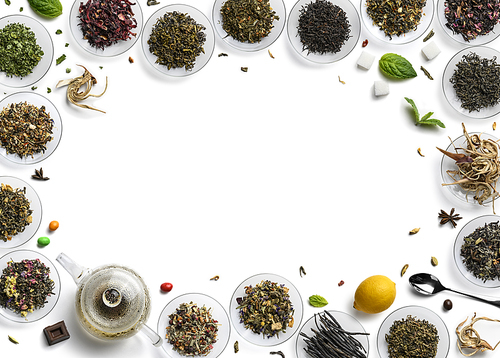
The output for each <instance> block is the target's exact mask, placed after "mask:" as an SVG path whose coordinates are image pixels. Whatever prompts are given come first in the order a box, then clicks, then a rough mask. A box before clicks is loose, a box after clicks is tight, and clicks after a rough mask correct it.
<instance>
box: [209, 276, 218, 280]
mask: <svg viewBox="0 0 500 358" xmlns="http://www.w3.org/2000/svg"><path fill="white" fill-rule="evenodd" d="M219 278H220V277H219V275H215V276H214V277H212V278H211V279H210V281H219Z"/></svg>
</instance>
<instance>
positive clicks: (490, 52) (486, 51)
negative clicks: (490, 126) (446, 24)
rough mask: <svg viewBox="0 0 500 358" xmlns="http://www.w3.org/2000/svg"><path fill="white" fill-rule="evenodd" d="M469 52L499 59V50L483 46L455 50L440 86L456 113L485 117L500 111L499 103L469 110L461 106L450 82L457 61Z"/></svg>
mask: <svg viewBox="0 0 500 358" xmlns="http://www.w3.org/2000/svg"><path fill="white" fill-rule="evenodd" d="M469 53H475V54H477V55H478V56H480V57H481V58H483V59H488V60H492V59H493V58H496V60H497V61H498V60H499V59H500V52H498V51H497V50H494V49H492V48H489V47H485V46H477V47H469V48H466V49H463V50H461V51H459V52H457V53H456V54H455V55H454V56H453V57H452V58H451V60H450V61H449V62H448V64H447V65H446V68H445V69H444V72H443V79H442V86H443V92H444V96H445V97H446V100H447V101H448V103H449V104H450V105H451V106H452V107H453V109H454V110H456V111H457V112H458V113H460V114H463V115H464V116H467V117H471V118H478V119H487V118H490V117H493V116H494V115H496V114H498V113H500V103H498V104H496V105H495V106H493V107H486V108H482V109H480V110H479V111H473V112H469V110H468V109H465V108H462V101H461V100H460V99H459V98H458V97H457V94H456V91H455V89H454V88H453V84H452V83H451V82H450V78H451V76H453V74H454V73H455V71H456V69H457V66H456V65H457V63H459V62H460V61H462V56H464V55H468V54H469ZM497 65H498V62H497Z"/></svg>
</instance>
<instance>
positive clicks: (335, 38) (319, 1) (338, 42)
mask: <svg viewBox="0 0 500 358" xmlns="http://www.w3.org/2000/svg"><path fill="white" fill-rule="evenodd" d="M299 12H300V15H299V25H298V26H297V29H298V36H299V38H300V42H301V43H302V51H306V50H307V54H310V53H316V54H325V53H337V52H339V51H340V50H341V48H342V46H343V45H344V44H345V43H346V42H347V41H348V40H349V38H350V37H351V36H350V33H351V25H350V24H349V19H348V18H347V14H346V12H345V11H344V10H343V9H342V8H341V7H339V6H338V5H334V4H332V3H331V2H330V1H327V0H316V1H315V2H311V3H309V4H308V5H306V6H305V7H304V6H302V8H301V9H300V11H299Z"/></svg>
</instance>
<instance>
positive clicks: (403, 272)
mask: <svg viewBox="0 0 500 358" xmlns="http://www.w3.org/2000/svg"><path fill="white" fill-rule="evenodd" d="M408 266H409V265H408V264H406V265H404V266H403V268H402V269H401V277H403V275H404V274H405V273H406V270H408Z"/></svg>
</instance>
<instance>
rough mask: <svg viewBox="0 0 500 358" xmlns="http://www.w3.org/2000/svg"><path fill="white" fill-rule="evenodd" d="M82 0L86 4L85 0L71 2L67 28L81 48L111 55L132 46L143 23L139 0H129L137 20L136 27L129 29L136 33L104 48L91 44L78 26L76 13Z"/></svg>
mask: <svg viewBox="0 0 500 358" xmlns="http://www.w3.org/2000/svg"><path fill="white" fill-rule="evenodd" d="M82 2H84V3H85V4H86V3H87V0H76V1H75V2H74V3H73V6H72V7H71V10H70V14H69V28H70V30H71V34H72V35H73V37H74V38H75V40H76V42H77V43H78V45H80V47H81V48H83V49H84V50H85V51H87V52H89V53H91V54H93V55H96V56H103V57H112V56H118V55H121V54H122V53H124V52H126V51H127V50H129V49H130V48H131V47H132V46H134V44H135V43H136V42H137V40H138V39H139V37H140V34H141V29H142V25H143V17H142V9H141V6H140V5H139V0H135V1H131V2H132V4H133V5H131V6H130V7H131V9H132V12H133V13H134V16H133V17H132V18H133V19H135V20H136V21H137V27H135V28H133V29H131V30H130V31H131V32H133V33H135V34H136V35H135V36H132V35H131V36H130V38H129V39H127V40H120V41H118V42H117V43H114V44H112V45H110V46H107V47H105V48H104V49H98V48H96V47H93V46H91V45H90V44H89V42H88V41H87V40H86V39H84V38H83V33H82V30H81V28H80V26H79V24H80V18H79V17H78V15H79V14H80V3H82Z"/></svg>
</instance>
